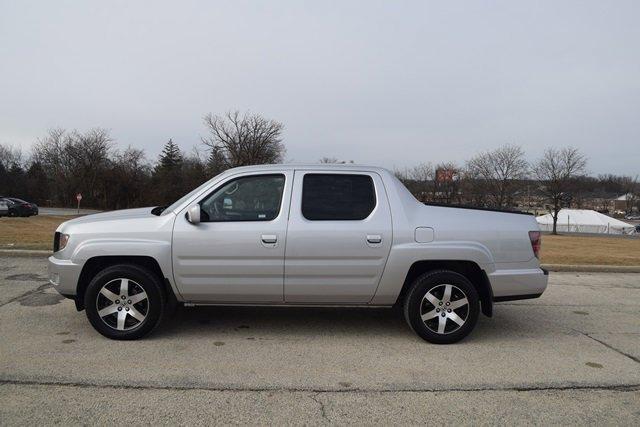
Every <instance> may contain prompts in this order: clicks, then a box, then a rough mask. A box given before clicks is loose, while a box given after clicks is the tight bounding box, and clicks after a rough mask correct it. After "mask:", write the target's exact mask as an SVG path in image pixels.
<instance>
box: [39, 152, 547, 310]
mask: <svg viewBox="0 0 640 427" xmlns="http://www.w3.org/2000/svg"><path fill="white" fill-rule="evenodd" d="M310 172H315V173H317V172H321V173H342V174H345V173H347V174H350V173H354V174H365V175H369V176H370V177H371V178H372V179H373V181H374V185H375V194H376V206H375V208H374V210H373V212H372V213H371V214H370V215H369V217H367V218H366V219H364V220H361V221H309V220H307V219H305V218H304V217H303V216H302V214H301V208H300V206H301V188H302V177H303V176H304V174H305V173H310ZM266 173H269V174H273V173H280V174H284V175H285V186H284V192H283V197H282V204H281V206H280V212H279V214H278V216H277V217H276V218H275V219H274V220H272V221H246V222H217V223H200V224H197V225H194V224H191V223H189V222H188V221H187V220H186V217H185V214H186V212H187V210H188V209H189V207H190V206H192V205H193V204H195V203H197V202H199V201H200V200H202V199H203V198H204V197H205V196H206V195H208V194H209V193H210V192H212V191H213V190H215V189H216V188H218V187H219V186H220V185H223V184H224V183H226V182H227V181H229V180H231V179H235V178H237V177H240V176H251V175H256V174H266ZM533 230H538V225H537V223H536V221H535V218H534V217H533V216H529V215H515V214H510V213H500V212H490V211H481V210H470V209H455V208H447V207H435V206H425V205H423V204H421V203H419V202H418V201H417V200H416V199H415V198H414V197H413V196H412V195H411V194H410V193H409V192H408V191H407V190H406V188H405V187H404V186H403V185H402V184H401V183H400V182H399V181H398V180H397V179H396V178H395V177H394V176H393V174H392V173H391V172H389V171H387V170H386V169H382V168H375V167H364V166H356V165H264V166H249V167H243V168H235V169H231V170H228V171H226V172H224V173H222V174H220V175H218V176H216V177H214V178H213V179H211V180H210V181H208V182H207V183H205V184H203V185H202V186H201V187H199V188H197V189H196V190H194V191H193V192H191V193H190V194H189V195H187V196H185V197H184V198H183V199H181V200H180V201H179V202H178V203H177V204H175V205H173V206H172V207H171V210H167V211H165V212H164V213H163V214H162V215H160V216H155V215H152V214H151V208H142V209H129V210H124V211H115V212H107V213H102V214H95V215H88V216H85V217H81V218H76V219H73V220H71V221H67V222H65V223H63V224H61V225H60V226H59V227H58V230H57V231H59V232H61V233H66V234H69V235H70V236H71V238H70V239H69V242H68V244H67V247H65V248H64V249H63V250H61V251H58V252H56V253H54V254H53V256H52V257H51V258H50V259H49V261H50V262H49V273H50V280H51V282H52V283H53V284H54V286H55V288H56V289H57V290H58V291H59V292H60V293H62V294H65V295H68V296H70V295H75V294H76V292H77V284H78V278H79V277H80V272H81V270H82V267H83V266H84V264H85V263H86V262H87V261H88V260H89V259H91V258H93V257H96V256H146V257H151V258H153V259H155V260H156V261H157V263H158V265H159V266H160V269H161V270H162V274H163V275H164V276H165V278H166V279H167V280H168V281H169V283H170V284H171V287H172V289H173V291H174V293H175V294H176V297H177V299H178V300H179V301H182V302H186V303H194V304H205V303H208V304H270V305H272V304H276V305H277V304H292V305H293V304H295V305H298V304H301V305H303V304H306V305H336V304H338V305H339V304H346V305H375V306H385V305H392V304H394V303H395V302H396V299H397V297H398V295H399V293H400V290H401V289H402V285H403V283H404V279H405V277H406V275H407V272H408V271H409V269H410V267H411V266H412V265H413V264H414V263H415V262H418V261H424V260H454V261H471V262H474V263H476V264H477V265H478V266H479V267H480V268H481V269H482V270H484V271H485V272H486V274H487V276H488V278H489V280H490V283H491V287H492V290H493V294H494V296H496V297H508V296H517V295H531V294H539V293H542V292H543V291H544V289H545V288H546V285H547V276H545V275H544V274H543V272H542V270H541V269H540V265H539V262H538V260H537V259H536V258H535V257H534V255H533V251H532V249H531V244H530V241H529V237H528V232H529V231H533ZM274 237H275V243H273V240H272V239H273V238H274ZM378 237H379V238H380V239H379V241H378ZM265 242H266V243H265Z"/></svg>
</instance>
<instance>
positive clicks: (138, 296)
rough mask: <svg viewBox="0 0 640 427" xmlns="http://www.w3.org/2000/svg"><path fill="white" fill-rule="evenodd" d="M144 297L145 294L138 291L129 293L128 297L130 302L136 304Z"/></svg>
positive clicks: (144, 298)
mask: <svg viewBox="0 0 640 427" xmlns="http://www.w3.org/2000/svg"><path fill="white" fill-rule="evenodd" d="M146 299H147V294H146V293H145V292H140V293H139V294H135V295H131V296H130V297H129V301H131V304H137V303H139V302H140V301H144V300H146Z"/></svg>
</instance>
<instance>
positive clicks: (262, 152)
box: [202, 111, 285, 168]
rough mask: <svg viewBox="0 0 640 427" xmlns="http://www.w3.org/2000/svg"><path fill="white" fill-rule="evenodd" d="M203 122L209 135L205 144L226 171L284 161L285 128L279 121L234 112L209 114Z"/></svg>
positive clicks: (203, 139) (204, 141) (203, 140)
mask: <svg viewBox="0 0 640 427" xmlns="http://www.w3.org/2000/svg"><path fill="white" fill-rule="evenodd" d="M204 123H205V125H206V126H207V129H208V130H209V136H207V137H204V138H202V142H203V143H204V144H205V145H206V146H207V147H209V148H210V149H211V151H212V158H213V154H215V157H216V159H217V161H220V162H223V164H224V166H225V167H226V168H232V167H236V166H247V165H256V164H265V163H278V162H281V161H282V160H283V158H284V154H285V148H284V145H283V144H282V130H283V129H284V125H283V124H282V123H280V122H277V121H275V120H269V119H265V118H264V117H262V116H261V115H259V114H249V113H244V114H240V112H239V111H234V112H228V113H226V114H225V115H224V116H218V115H213V114H208V115H207V116H205V118H204Z"/></svg>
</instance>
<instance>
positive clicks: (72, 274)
mask: <svg viewBox="0 0 640 427" xmlns="http://www.w3.org/2000/svg"><path fill="white" fill-rule="evenodd" d="M48 270H49V283H51V284H52V285H53V287H54V289H55V290H56V291H58V292H59V293H60V294H62V295H64V296H65V297H67V298H73V297H74V296H75V294H76V291H77V287H78V278H79V277H80V271H82V266H81V265H78V264H74V263H73V262H71V261H70V260H66V259H58V258H55V257H54V256H50V257H49V268H48Z"/></svg>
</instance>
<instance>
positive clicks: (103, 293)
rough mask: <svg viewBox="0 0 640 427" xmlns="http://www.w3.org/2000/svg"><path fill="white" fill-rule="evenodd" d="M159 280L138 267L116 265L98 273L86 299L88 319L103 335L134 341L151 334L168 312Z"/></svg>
mask: <svg viewBox="0 0 640 427" xmlns="http://www.w3.org/2000/svg"><path fill="white" fill-rule="evenodd" d="M165 305H166V302H165V296H164V293H163V291H162V284H161V282H160V280H159V278H158V277H157V276H156V275H155V274H153V273H152V272H151V271H149V270H147V269H146V268H143V267H139V266H137V265H129V264H122V265H114V266H111V267H107V268H106V269H104V270H102V271H101V272H99V273H98V274H97V275H96V276H95V277H94V278H93V280H91V283H89V286H88V287H87V292H86V293H85V297H84V306H85V310H86V312H87V318H88V319H89V322H91V325H92V326H93V327H94V328H95V329H96V330H97V331H98V332H100V333H101V334H102V335H104V336H106V337H108V338H111V339H118V340H133V339H138V338H141V337H143V336H145V335H147V334H148V333H150V332H151V331H152V330H153V329H154V328H155V327H156V326H157V325H158V324H159V323H160V319H161V318H162V315H163V313H164V311H165Z"/></svg>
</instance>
